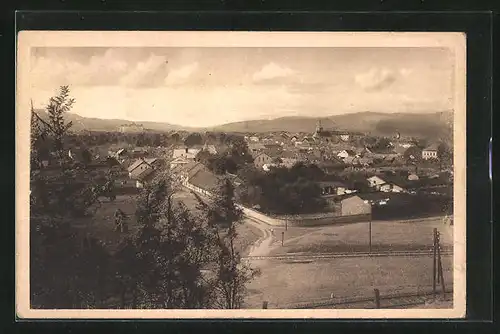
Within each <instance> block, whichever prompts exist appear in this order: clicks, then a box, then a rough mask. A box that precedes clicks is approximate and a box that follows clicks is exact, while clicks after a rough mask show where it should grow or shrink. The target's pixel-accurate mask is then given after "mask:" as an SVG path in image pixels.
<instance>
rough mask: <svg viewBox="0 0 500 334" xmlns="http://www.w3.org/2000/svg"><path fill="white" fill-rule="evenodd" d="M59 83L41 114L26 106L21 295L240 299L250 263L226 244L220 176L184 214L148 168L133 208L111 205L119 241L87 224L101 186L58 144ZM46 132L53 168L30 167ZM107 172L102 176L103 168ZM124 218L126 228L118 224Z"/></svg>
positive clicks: (53, 302) (152, 300) (92, 300)
mask: <svg viewBox="0 0 500 334" xmlns="http://www.w3.org/2000/svg"><path fill="white" fill-rule="evenodd" d="M69 93H70V92H69V87H67V86H63V87H61V88H60V91H59V93H58V95H57V96H55V97H52V98H51V99H50V101H49V105H48V107H47V112H48V115H49V117H48V118H47V119H44V118H42V117H40V116H39V115H38V114H37V113H36V112H35V111H34V110H33V109H32V118H31V121H32V122H31V132H32V133H31V153H32V154H31V160H32V168H31V171H30V186H31V188H30V294H31V307H32V308H44V309H46V308H58V309H61V308H69V309H72V308H240V307H242V305H243V300H244V296H245V291H246V290H245V286H246V284H247V282H249V281H250V280H251V279H252V278H253V277H254V276H255V275H257V274H258V271H256V270H254V269H252V268H250V267H248V266H247V265H246V264H245V263H244V262H243V261H242V260H241V256H240V254H239V251H238V250H236V249H235V246H234V245H235V240H236V238H237V237H238V235H237V233H236V226H237V224H238V223H239V222H240V221H241V218H242V212H241V210H240V209H239V208H238V207H237V206H236V205H235V204H234V200H233V198H234V189H233V187H232V184H231V183H230V182H229V181H228V180H222V181H221V184H220V186H219V188H218V190H217V191H216V192H215V193H216V196H215V198H214V199H213V200H210V201H207V200H204V199H201V198H200V197H197V199H198V210H199V211H200V212H201V214H196V215H195V214H193V213H192V212H191V211H190V210H189V209H188V208H187V207H186V206H185V205H183V204H182V203H176V204H174V202H173V197H174V195H175V193H176V191H177V185H176V183H175V182H174V181H173V180H171V178H170V177H169V175H168V173H167V172H166V171H165V173H163V174H160V175H158V177H157V178H156V179H155V180H153V182H151V183H149V184H147V185H146V186H145V188H144V189H143V190H142V191H141V192H140V194H139V195H138V201H137V207H136V210H135V214H134V217H126V216H125V215H124V214H123V213H119V214H115V223H116V224H117V225H118V224H119V225H120V228H117V229H116V231H115V233H120V235H121V238H120V239H121V242H120V244H119V245H118V247H117V249H115V250H114V251H111V250H110V249H109V248H108V247H107V246H106V245H105V244H104V243H103V241H102V240H101V239H100V237H99V235H98V234H96V233H94V231H95V229H94V228H93V227H94V226H93V224H100V223H103V222H101V221H99V220H98V219H96V217H95V216H94V210H93V209H94V208H95V205H96V203H97V202H98V198H99V197H100V196H103V195H106V193H107V191H109V189H107V188H106V187H105V186H104V187H103V185H102V183H100V184H96V181H95V180H93V178H92V175H89V174H88V173H87V171H86V170H85V166H83V167H81V166H80V167H75V165H74V164H73V163H72V161H71V159H69V157H68V156H67V154H66V153H65V152H66V145H67V141H68V137H69V134H70V130H71V126H72V124H71V122H68V123H66V122H65V119H64V114H65V113H66V112H68V111H69V110H70V109H71V107H72V105H73V104H74V103H75V100H74V99H72V98H70V96H69ZM48 139H50V142H51V147H50V149H51V153H53V154H54V156H56V157H57V161H58V164H59V167H60V170H59V172H58V173H55V174H53V175H51V176H50V177H48V176H47V175H44V174H43V173H40V171H39V170H38V168H37V166H39V161H37V160H39V151H38V148H39V147H40V146H43V143H44V141H45V140H48ZM110 178H112V175H110ZM129 219H133V220H135V221H136V224H137V226H138V228H137V229H134V230H133V231H132V230H131V229H128V228H123V226H124V225H127V224H128V222H127V221H128V220H129Z"/></svg>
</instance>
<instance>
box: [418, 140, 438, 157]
mask: <svg viewBox="0 0 500 334" xmlns="http://www.w3.org/2000/svg"><path fill="white" fill-rule="evenodd" d="M422 159H425V160H428V159H438V145H437V144H433V145H430V146H428V147H426V148H424V149H423V150H422Z"/></svg>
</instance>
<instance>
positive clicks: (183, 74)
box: [165, 62, 199, 85]
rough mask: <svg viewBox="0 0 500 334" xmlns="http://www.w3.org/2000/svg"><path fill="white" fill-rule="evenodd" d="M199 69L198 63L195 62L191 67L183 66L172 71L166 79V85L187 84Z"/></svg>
mask: <svg viewBox="0 0 500 334" xmlns="http://www.w3.org/2000/svg"><path fill="white" fill-rule="evenodd" d="M198 67H199V65H198V62H195V63H192V64H189V65H185V66H182V67H180V68H178V69H174V70H171V71H170V72H169V73H168V75H167V77H166V78H165V84H167V85H175V84H179V83H183V82H185V81H186V79H188V78H189V77H190V76H191V75H192V74H194V73H195V72H196V71H197V70H198Z"/></svg>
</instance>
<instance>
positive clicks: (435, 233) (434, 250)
mask: <svg viewBox="0 0 500 334" xmlns="http://www.w3.org/2000/svg"><path fill="white" fill-rule="evenodd" d="M436 242H437V228H434V233H433V245H432V253H433V254H432V260H433V261H432V262H433V263H432V293H433V294H434V296H436V272H437V268H436V265H437V264H436V255H437V254H436V251H437V249H436Z"/></svg>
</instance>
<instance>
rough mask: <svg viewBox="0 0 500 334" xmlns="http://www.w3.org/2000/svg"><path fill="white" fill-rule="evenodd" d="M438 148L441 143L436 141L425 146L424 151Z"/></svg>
mask: <svg viewBox="0 0 500 334" xmlns="http://www.w3.org/2000/svg"><path fill="white" fill-rule="evenodd" d="M438 148H439V144H437V143H434V144H431V145H429V146H427V147H426V148H424V151H437V150H438Z"/></svg>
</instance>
